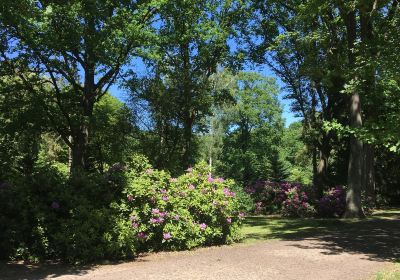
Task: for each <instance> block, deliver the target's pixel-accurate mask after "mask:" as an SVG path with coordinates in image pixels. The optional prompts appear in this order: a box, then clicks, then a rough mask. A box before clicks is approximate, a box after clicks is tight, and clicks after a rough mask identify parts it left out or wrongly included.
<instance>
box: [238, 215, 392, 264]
mask: <svg viewBox="0 0 400 280" xmlns="http://www.w3.org/2000/svg"><path fill="white" fill-rule="evenodd" d="M246 224H247V226H253V227H254V226H255V227H258V230H257V231H256V232H254V233H252V232H248V233H247V234H246V238H250V239H254V240H265V239H271V238H274V239H280V240H290V241H297V240H309V241H311V244H312V245H310V246H304V245H301V244H296V243H293V244H291V245H288V246H295V247H298V248H302V249H322V250H323V251H322V254H326V255H335V254H341V253H350V254H364V255H366V258H368V259H370V260H374V261H395V260H399V259H400V212H395V213H383V214H382V215H378V216H375V217H372V218H369V219H365V220H349V221H348V220H328V219H275V218H272V219H268V218H265V217H250V218H248V219H247V220H246ZM263 229H264V230H265V231H266V233H263Z"/></svg>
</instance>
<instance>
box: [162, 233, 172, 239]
mask: <svg viewBox="0 0 400 280" xmlns="http://www.w3.org/2000/svg"><path fill="white" fill-rule="evenodd" d="M171 238H172V235H171V233H169V232H164V233H163V239H164V240H169V239H171Z"/></svg>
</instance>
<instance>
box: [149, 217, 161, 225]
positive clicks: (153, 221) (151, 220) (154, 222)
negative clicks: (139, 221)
mask: <svg viewBox="0 0 400 280" xmlns="http://www.w3.org/2000/svg"><path fill="white" fill-rule="evenodd" d="M149 222H150V224H161V223H163V222H164V218H151V219H150V221H149Z"/></svg>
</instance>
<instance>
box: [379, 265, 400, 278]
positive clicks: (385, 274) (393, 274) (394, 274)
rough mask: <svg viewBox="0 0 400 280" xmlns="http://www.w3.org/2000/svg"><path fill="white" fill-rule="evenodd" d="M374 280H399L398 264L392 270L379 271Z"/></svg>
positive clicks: (399, 270) (399, 266)
mask: <svg viewBox="0 0 400 280" xmlns="http://www.w3.org/2000/svg"><path fill="white" fill-rule="evenodd" d="M375 279H376V280H400V262H397V263H396V264H395V266H394V268H391V269H387V270H384V271H380V272H378V273H377V274H376V278H375Z"/></svg>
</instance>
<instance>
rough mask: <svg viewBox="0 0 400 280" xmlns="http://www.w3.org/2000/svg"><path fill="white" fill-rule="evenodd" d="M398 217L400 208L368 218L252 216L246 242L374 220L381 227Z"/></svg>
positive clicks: (359, 225)
mask: <svg viewBox="0 0 400 280" xmlns="http://www.w3.org/2000/svg"><path fill="white" fill-rule="evenodd" d="M398 217H400V209H385V210H378V211H375V212H374V213H373V215H372V216H371V217H368V218H367V219H364V220H357V219H354V220H339V219H288V218H280V217H277V216H250V217H247V218H246V219H245V221H244V225H243V229H242V235H243V237H244V238H243V241H242V242H243V243H247V244H248V243H254V242H257V241H266V240H271V239H278V240H282V239H298V238H306V237H309V236H315V235H322V234H329V233H331V232H337V231H352V230H355V229H357V230H358V229H359V228H361V229H363V228H366V227H369V226H370V225H371V222H373V225H374V226H375V227H379V226H380V224H384V223H385V221H387V220H392V219H395V218H398Z"/></svg>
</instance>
